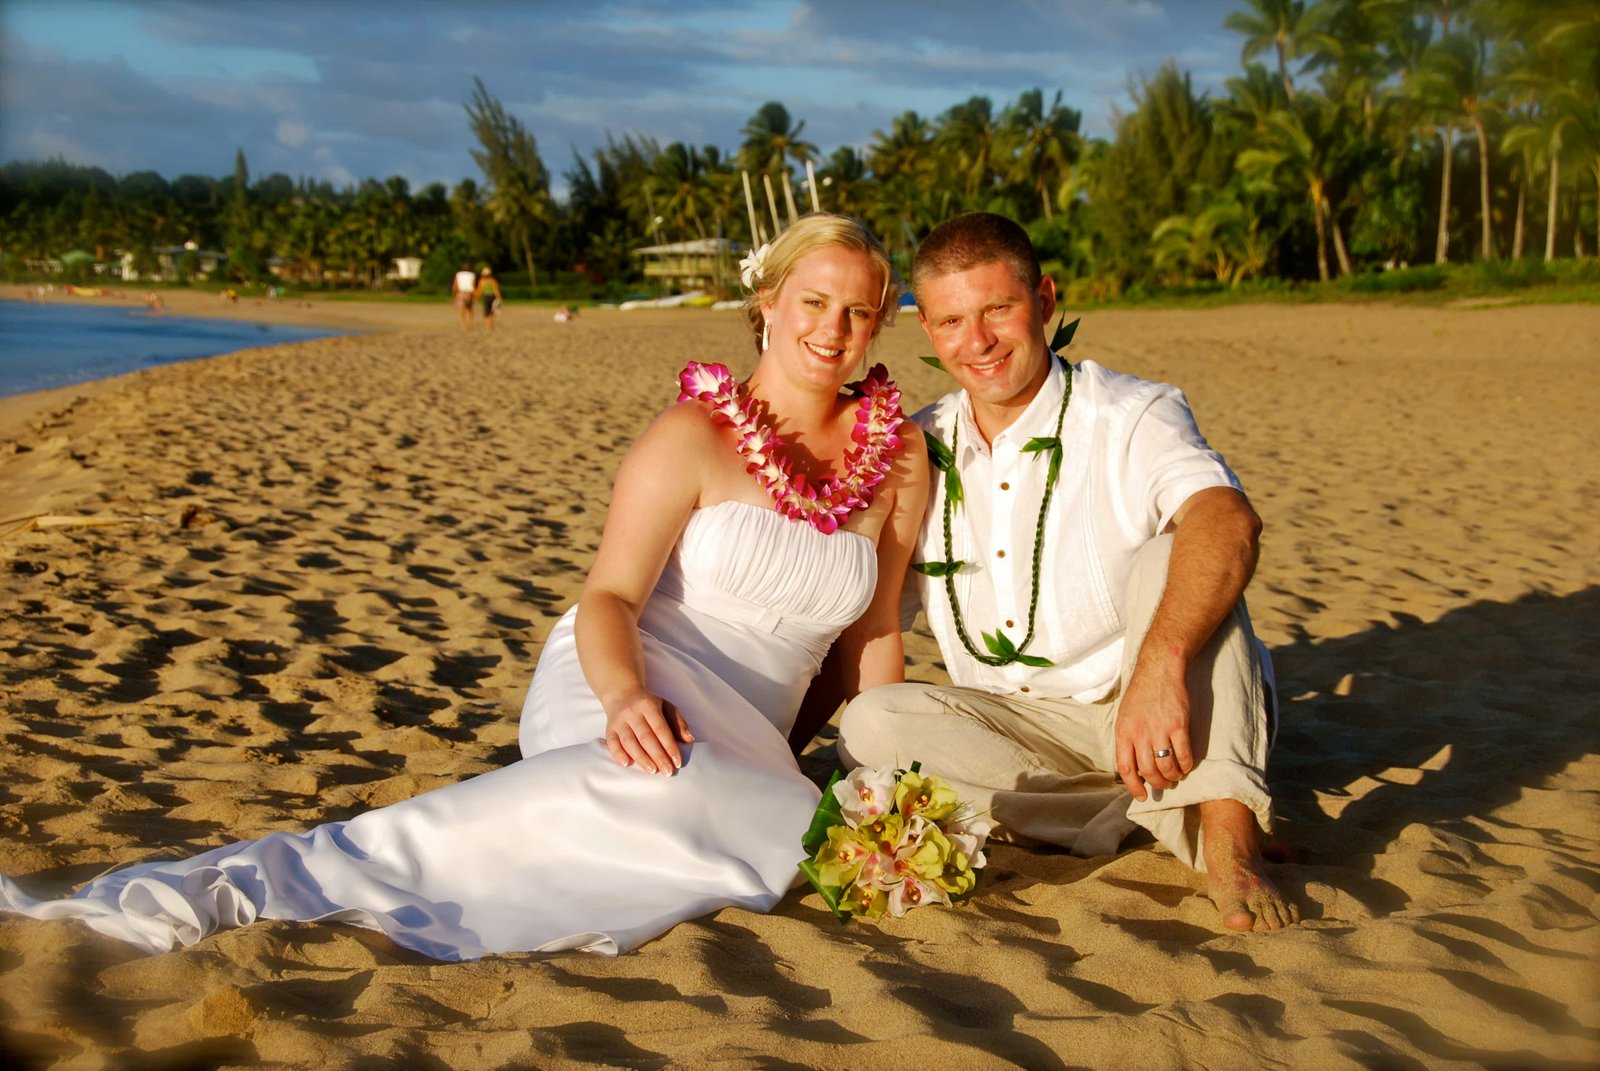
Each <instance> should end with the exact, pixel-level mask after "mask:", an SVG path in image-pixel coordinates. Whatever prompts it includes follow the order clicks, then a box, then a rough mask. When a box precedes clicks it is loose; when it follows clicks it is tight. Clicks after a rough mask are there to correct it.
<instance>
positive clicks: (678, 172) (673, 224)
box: [643, 141, 717, 238]
mask: <svg viewBox="0 0 1600 1071" xmlns="http://www.w3.org/2000/svg"><path fill="white" fill-rule="evenodd" d="M707 151H708V152H709V153H711V155H712V158H715V155H716V151H717V150H716V148H715V147H710V146H708V149H707ZM708 171H709V167H708V166H707V157H706V154H705V153H702V152H701V151H700V150H698V149H696V148H694V147H693V146H691V145H685V144H684V143H683V142H681V141H675V142H673V143H672V144H671V145H668V146H667V147H666V148H665V149H664V150H662V152H661V155H659V156H657V157H656V160H655V165H654V166H653V167H652V168H651V170H650V174H649V175H647V176H645V180H644V183H643V186H644V189H645V191H646V193H647V194H648V196H649V198H650V199H651V201H652V202H653V203H654V209H655V211H656V212H657V213H658V214H659V215H661V216H662V217H663V218H664V220H665V222H666V224H667V226H668V228H669V229H671V230H673V231H676V232H678V233H683V232H689V231H692V232H693V233H694V234H695V235H696V236H697V237H699V238H704V237H706V225H705V216H706V215H708V214H709V213H710V211H711V203H710V199H709V197H708V194H709V192H710V191H709V187H708V186H707V183H706V176H707V172H708Z"/></svg>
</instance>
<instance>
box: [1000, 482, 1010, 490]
mask: <svg viewBox="0 0 1600 1071" xmlns="http://www.w3.org/2000/svg"><path fill="white" fill-rule="evenodd" d="M1000 490H1002V491H1009V490H1011V485H1010V484H1009V483H1006V482H1005V481H1004V480H1002V481H1001V482H1000Z"/></svg>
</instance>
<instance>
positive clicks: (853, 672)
mask: <svg viewBox="0 0 1600 1071" xmlns="http://www.w3.org/2000/svg"><path fill="white" fill-rule="evenodd" d="M899 434H900V438H901V441H902V444H903V445H902V446H901V449H900V456H899V457H898V458H897V459H896V461H895V466H894V468H893V469H891V470H890V473H889V479H888V480H886V481H885V486H884V488H883V490H882V491H880V493H882V494H887V495H892V496H893V504H892V506H891V507H890V511H889V516H888V518H887V519H886V520H885V521H884V524H883V528H882V529H881V530H880V531H879V533H878V586H877V588H876V589H875V590H874V591H873V593H872V603H871V604H870V605H869V606H868V607H867V609H866V612H865V613H863V614H862V615H861V616H860V617H859V618H857V619H856V620H855V622H854V623H853V624H851V625H850V627H848V628H846V629H845V630H844V631H843V632H842V633H840V634H839V638H838V639H837V640H835V641H834V642H833V646H832V647H831V648H830V649H829V650H828V655H827V657H826V658H825V659H823V663H822V669H821V670H819V671H818V673H817V676H816V679H815V680H813V681H812V682H811V687H810V689H808V690H807V692H806V696H805V699H804V700H803V701H802V702H801V704H800V713H799V714H798V715H797V716H796V717H795V723H794V728H793V729H791V730H790V732H789V747H790V748H791V749H792V750H793V751H794V752H795V753H796V754H798V753H799V752H800V750H801V749H802V748H804V747H805V746H806V744H807V743H809V742H810V740H811V738H812V737H813V736H815V735H816V734H817V730H818V729H820V728H822V726H823V725H825V724H827V721H828V719H829V718H831V717H833V714H834V711H836V710H838V709H839V704H840V703H843V702H846V701H847V700H850V699H854V698H855V697H856V696H857V695H858V694H860V693H861V692H863V691H865V690H867V689H868V688H874V687H876V686H878V685H880V684H895V683H898V682H899V681H903V680H905V677H906V659H905V647H904V646H903V644H902V643H901V637H900V588H901V585H902V584H904V583H905V577H906V570H907V569H909V568H910V565H911V553H912V551H913V550H914V549H915V548H916V545H917V534H918V532H919V531H920V530H921V528H922V514H923V511H924V510H925V509H926V508H927V504H928V453H927V448H926V447H925V446H924V444H923V440H922V432H921V430H920V429H918V427H917V426H916V425H915V424H913V423H911V422H910V421H909V420H908V421H906V422H905V423H904V424H902V425H901V426H900V433H899Z"/></svg>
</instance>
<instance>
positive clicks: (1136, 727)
mask: <svg viewBox="0 0 1600 1071" xmlns="http://www.w3.org/2000/svg"><path fill="white" fill-rule="evenodd" d="M1171 527H1172V531H1173V541H1172V558H1171V561H1170V563H1169V565H1168V567H1167V586H1166V589H1165V590H1164V591H1163V592H1162V595H1161V601H1160V602H1159V603H1157V604H1156V611H1155V616H1154V617H1153V618H1152V619H1151V621H1150V628H1149V631H1148V632H1146V633H1145V638H1144V642H1143V644H1141V645H1140V647H1139V654H1138V657H1137V660H1136V661H1135V662H1134V667H1133V672H1132V673H1131V674H1130V675H1129V678H1128V685H1127V690H1126V691H1125V692H1124V693H1123V697H1122V702H1121V704H1120V705H1119V706H1118V710H1117V726H1116V743H1117V773H1118V775H1119V776H1121V778H1122V781H1123V784H1125V785H1127V786H1128V791H1129V792H1131V793H1132V794H1133V796H1134V798H1135V799H1141V800H1142V799H1144V797H1145V789H1144V785H1143V783H1142V782H1144V781H1148V782H1149V783H1150V784H1152V785H1154V786H1155V787H1156V788H1171V787H1172V785H1174V784H1176V783H1177V781H1178V779H1180V778H1181V777H1184V776H1186V775H1187V774H1188V773H1189V772H1190V771H1191V770H1193V769H1194V755H1193V751H1192V747H1191V741H1190V739H1189V699H1190V697H1189V686H1188V674H1189V665H1190V663H1192V662H1193V661H1194V659H1195V658H1196V657H1197V656H1198V655H1199V654H1200V651H1201V649H1202V648H1204V647H1205V645H1206V644H1207V643H1209V642H1210V640H1211V637H1212V635H1213V634H1214V633H1215V632H1216V631H1217V627H1218V626H1219V625H1221V624H1222V622H1223V620H1224V619H1226V618H1227V616H1228V614H1229V613H1231V612H1232V611H1233V608H1234V606H1235V605H1236V604H1237V603H1238V602H1239V599H1240V598H1241V597H1242V596H1243V595H1244V589H1245V586H1246V585H1247V584H1249V583H1250V577H1251V576H1252V575H1254V573H1255V568H1256V561H1257V559H1258V558H1259V556H1260V536H1261V518H1260V517H1259V516H1257V515H1256V511H1255V510H1254V509H1252V508H1251V506H1250V502H1249V500H1248V499H1246V498H1245V496H1244V495H1243V494H1242V493H1240V492H1239V491H1236V490H1234V489H1233V488H1231V487H1211V488H1207V489H1206V490H1204V491H1199V492H1196V493H1195V494H1193V495H1191V496H1190V497H1189V498H1188V499H1186V500H1185V501H1184V503H1183V505H1182V506H1181V507H1180V508H1179V509H1178V511H1177V513H1176V514H1175V515H1174V518H1173V521H1172V526H1171ZM1167 748H1170V750H1171V751H1172V755H1171V756H1169V757H1166V758H1160V759H1158V758H1156V757H1155V755H1154V753H1155V752H1156V751H1157V750H1161V749H1167Z"/></svg>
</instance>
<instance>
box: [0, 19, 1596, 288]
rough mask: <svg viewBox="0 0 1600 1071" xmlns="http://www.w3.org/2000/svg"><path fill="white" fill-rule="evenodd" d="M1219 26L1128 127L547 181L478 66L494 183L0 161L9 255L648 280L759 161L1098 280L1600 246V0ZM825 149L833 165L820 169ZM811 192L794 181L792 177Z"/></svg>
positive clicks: (1033, 100) (934, 125) (884, 215)
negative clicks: (159, 253) (989, 221)
mask: <svg viewBox="0 0 1600 1071" xmlns="http://www.w3.org/2000/svg"><path fill="white" fill-rule="evenodd" d="M1224 26H1225V27H1226V28H1227V29H1229V30H1232V31H1234V32H1236V33H1237V34H1238V35H1239V37H1240V44H1241V50H1240V64H1241V69H1240V72H1239V74H1238V75H1236V76H1235V77H1233V78H1230V79H1228V80H1227V83H1226V87H1225V89H1224V90H1223V91H1222V92H1221V93H1219V94H1218V95H1216V96H1214V97H1213V96H1211V95H1208V94H1203V93H1197V92H1196V91H1195V90H1194V87H1193V85H1192V83H1191V79H1190V76H1189V75H1188V74H1187V73H1185V72H1182V71H1180V70H1179V69H1178V68H1177V67H1176V65H1175V64H1172V63H1168V64H1167V65H1165V66H1163V67H1162V68H1161V69H1160V70H1159V71H1157V72H1154V73H1153V74H1150V75H1147V76H1143V77H1140V78H1138V79H1137V80H1136V81H1135V82H1134V83H1133V84H1132V85H1130V96H1131V105H1130V107H1129V108H1128V110H1126V111H1125V112H1121V113H1119V114H1118V115H1116V116H1115V119H1114V124H1113V125H1114V129H1113V133H1112V136H1111V137H1109V138H1088V137H1085V136H1084V135H1083V133H1082V131H1081V129H1080V125H1081V120H1082V115H1081V113H1080V112H1079V111H1077V110H1076V109H1074V108H1072V107H1070V106H1069V105H1068V104H1066V103H1064V102H1063V100H1062V94H1061V93H1060V92H1059V91H1058V92H1055V93H1047V92H1046V91H1045V90H1043V89H1032V90H1029V91H1026V92H1024V93H1022V94H1020V95H1019V96H1018V97H1017V98H1016V99H1015V100H1012V101H1009V102H1004V103H1002V104H1000V105H998V106H997V105H996V104H995V103H994V102H993V101H992V100H991V99H990V98H988V97H981V96H978V97H972V98H971V99H969V100H967V101H965V102H962V103H959V104H956V105H954V106H952V107H951V108H949V109H948V110H946V111H945V112H943V113H942V114H939V115H936V116H926V117H925V116H922V115H919V114H918V113H917V112H915V111H906V112H903V113H901V114H899V115H896V116H893V117H892V118H891V119H890V120H889V122H888V123H887V124H886V126H885V127H884V128H883V129H880V130H878V131H875V132H874V135H873V139H872V141H871V143H870V144H869V145H867V146H866V147H865V148H857V147H853V146H841V147H839V148H836V149H834V150H833V151H832V152H831V153H830V154H828V155H826V156H824V155H822V153H821V152H820V150H819V149H818V147H817V146H816V145H815V144H813V143H811V142H810V141H807V140H806V138H805V136H804V135H805V122H804V120H802V119H797V118H796V117H794V116H792V115H791V113H790V111H789V110H788V108H786V107H785V106H784V105H783V104H781V103H778V102H769V103H767V104H764V105H763V106H762V107H761V108H760V109H758V110H757V111H756V113H755V114H754V115H752V116H751V117H750V119H749V121H748V122H747V123H746V124H745V126H744V127H743V128H742V129H741V131H740V132H739V133H740V137H741V139H742V140H741V142H740V144H739V145H738V147H737V148H736V149H735V150H733V151H731V152H729V151H725V150H723V149H720V148H718V147H717V146H715V145H705V146H694V145H689V144H685V143H682V142H672V143H669V144H666V145H662V144H660V143H659V142H658V141H657V140H656V139H655V138H653V137H650V136H649V135H647V134H642V133H633V134H626V135H623V136H621V137H608V138H607V141H606V144H605V145H603V146H602V147H600V148H599V149H597V150H595V151H594V152H592V153H590V154H588V155H587V156H582V155H578V154H576V153H574V156H573V160H572V162H571V164H570V166H569V167H568V168H567V170H566V171H565V172H564V177H565V179H566V188H567V195H566V197H565V199H564V200H558V199H557V198H555V197H554V196H553V195H552V193H551V183H550V175H549V171H548V169H547V168H546V166H545V164H544V162H543V159H542V158H541V156H540V153H539V149H538V144H537V141H536V139H535V137H534V135H533V133H532V132H531V131H530V130H529V129H528V128H527V127H526V125H525V124H523V123H522V122H521V121H520V120H519V119H517V118H516V117H515V116H514V115H511V114H510V113H509V112H507V110H506V109H505V108H504V107H503V106H502V105H501V103H500V102H499V101H498V100H497V99H496V98H494V97H493V96H492V95H491V94H490V93H489V91H488V90H487V88H486V87H485V86H484V85H483V83H482V82H475V86H474V93H473V95H472V97H471V98H470V99H469V100H468V101H467V102H465V105H464V109H465V112H466V117H467V121H468V123H469V124H470V126H471V129H472V132H473V134H474V137H475V139H476V141H477V144H478V148H477V149H476V150H474V152H473V158H474V162H475V163H476V164H477V165H478V168H479V170H480V172H481V179H473V178H464V179H462V180H461V181H460V182H459V183H457V184H456V185H455V186H453V187H451V188H448V189H447V188H446V187H445V186H444V185H443V184H440V183H433V184H430V185H428V186H425V187H423V188H422V189H421V190H419V191H416V192H413V191H412V190H411V189H410V185H409V183H408V182H407V181H406V180H405V179H404V178H401V177H398V176H395V177H390V178H388V179H385V180H382V181H379V180H377V179H370V178H369V179H366V180H363V181H362V182H360V183H359V184H356V185H354V186H351V187H346V188H335V187H334V186H332V185H331V184H329V183H326V182H320V181H315V180H307V179H304V178H302V179H299V180H294V179H290V178H289V177H288V176H285V175H282V174H273V175H268V176H266V177H265V178H261V179H259V180H256V181H253V182H252V181H251V179H250V174H249V168H248V164H247V162H246V160H245V155H244V153H243V151H242V150H241V151H240V152H239V153H238V155H237V157H236V161H235V167H234V172H233V174H232V175H231V176H226V177H222V178H209V177H204V176H196V175H183V176H181V177H179V178H177V179H174V180H172V181H170V182H169V181H168V180H166V179H165V178H163V177H162V176H160V175H158V174H156V173H154V172H151V171H140V172H134V173H132V174H128V175H124V176H122V177H120V178H118V177H115V176H112V175H110V174H108V173H107V172H105V171H103V170H101V169H99V168H91V167H80V166H75V165H72V164H69V163H66V162H64V161H61V160H54V161H48V162H43V163H37V162H35V163H12V164H8V165H7V166H5V167H4V168H0V255H3V257H4V262H5V265H6V267H7V269H8V270H13V271H14V270H17V269H18V268H19V267H20V266H21V265H23V264H25V263H26V262H27V261H29V260H38V259H43V258H48V257H59V256H60V255H61V254H62V253H63V252H66V251H67V250H69V249H81V250H85V251H87V252H90V253H92V254H93V255H94V256H95V257H96V258H98V259H102V260H103V259H105V258H107V257H108V256H110V255H111V254H112V252H113V251H123V252H127V253H129V254H130V255H131V256H132V258H133V265H134V267H135V268H136V269H139V270H142V271H149V270H152V269H153V268H154V263H155V260H156V253H155V251H156V250H158V249H161V248H164V247H174V246H180V245H182V244H183V243H184V242H186V241H188V242H194V243H198V244H199V245H201V246H204V247H207V248H213V249H218V250H220V251H223V252H225V253H226V254H227V256H228V261H227V271H228V272H229V274H230V275H231V276H232V277H233V278H236V279H239V280H244V281H253V280H260V279H264V278H266V277H267V275H268V273H269V269H270V268H274V267H276V268H278V269H279V270H281V269H282V267H283V266H284V265H292V266H294V267H295V269H296V270H297V271H300V272H302V273H303V274H304V275H306V276H307V277H309V279H311V280H312V281H322V282H328V281H338V282H346V283H351V282H353V283H357V284H359V285H366V286H380V285H383V280H384V276H385V275H386V273H387V272H388V270H389V268H390V267H391V265H392V262H393V260H394V259H395V258H396V257H400V256H407V255H414V256H419V257H424V258H426V260H425V265H424V271H423V282H424V284H425V285H433V286H441V285H447V283H446V282H445V281H446V280H447V279H448V276H449V273H450V272H451V271H453V270H454V269H455V268H456V267H457V266H458V265H459V263H461V262H462V261H471V262H473V263H475V264H476V263H493V264H495V265H496V266H497V267H500V268H505V267H507V266H511V267H512V269H513V274H512V275H511V280H510V281H511V282H512V283H513V284H514V285H518V284H520V285H526V286H535V285H541V284H542V285H543V286H545V287H549V288H553V289H554V290H556V291H564V292H568V293H570V292H572V291H573V290H574V289H576V288H580V287H585V286H609V287H612V288H616V287H623V288H626V287H628V286H630V285H637V280H638V278H639V275H638V271H639V266H638V263H637V261H636V259H635V258H634V257H633V255H632V254H633V250H635V249H636V248H638V247H639V246H641V245H645V244H656V243H664V242H671V241H680V240H685V239H694V238H709V237H726V238H730V239H733V240H735V241H738V242H741V243H745V242H750V241H751V240H752V237H755V238H757V239H759V238H760V237H762V235H761V234H760V233H757V234H755V235H752V230H751V220H750V214H749V213H748V212H747V207H746V195H745V181H746V177H747V176H748V179H749V180H750V181H751V182H752V184H753V192H754V197H755V199H756V202H757V206H758V208H760V209H761V214H762V221H761V222H758V224H757V226H758V229H759V228H770V223H769V222H766V221H765V217H766V215H767V212H768V207H767V206H768V200H767V194H766V189H767V183H771V184H772V185H771V188H772V189H773V190H774V191H775V193H774V197H773V201H772V202H771V203H772V204H775V205H776V206H778V208H779V212H780V215H783V214H787V212H788V210H789V208H788V201H789V199H790V198H794V199H795V200H796V201H797V202H798V206H799V207H800V208H801V209H804V208H806V207H808V206H809V204H810V202H811V195H812V192H813V190H812V188H811V186H810V181H811V179H810V177H809V176H814V179H815V191H814V192H815V194H816V197H817V200H818V201H819V203H820V204H821V206H822V207H823V208H825V209H829V210H833V211H840V212H846V213H850V214H852V215H855V216H858V217H859V218H861V219H862V220H863V221H865V222H866V223H867V224H868V225H869V226H870V227H872V228H873V229H874V231H875V232H876V233H877V234H878V235H879V236H880V237H881V238H882V239H883V240H884V242H885V244H886V245H887V246H888V247H889V249H890V251H891V253H893V254H895V255H896V256H897V257H898V258H901V259H902V260H904V259H905V258H907V257H908V256H909V254H910V253H911V251H913V250H914V249H915V246H916V244H917V242H918V241H919V240H920V239H921V238H922V237H923V236H924V235H926V234H927V233H928V231H929V230H930V229H931V228H932V227H933V226H935V225H936V224H937V223H938V222H940V221H941V220H943V219H945V218H948V217H949V216H951V215H954V214H956V213H958V212H963V211H970V210H979V209H981V210H988V211H995V212H1001V213H1004V214H1006V215H1009V216H1012V217H1013V218H1016V219H1018V220H1020V221H1022V222H1023V223H1025V224H1026V225H1027V226H1028V228H1029V232H1030V234H1031V235H1032V236H1033V238H1034V241H1035V244H1036V245H1037V246H1038V248H1039V249H1040V251H1041V254H1042V256H1043V257H1044V258H1045V259H1046V261H1047V266H1048V269H1049V270H1050V271H1051V272H1052V274H1054V275H1056V276H1057V278H1058V279H1059V280H1061V281H1062V282H1063V283H1064V284H1065V285H1066V286H1067V288H1068V291H1069V293H1073V292H1076V293H1077V294H1078V295H1080V296H1090V297H1092V296H1113V295H1115V294H1118V293H1121V292H1123V291H1124V290H1125V289H1126V288H1128V287H1130V286H1146V287H1160V286H1173V285H1183V284H1194V283H1200V282H1205V283H1208V284H1210V285H1213V286H1218V285H1220V286H1236V285H1238V284H1239V283H1241V282H1242V281H1244V280H1247V279H1251V278H1281V279H1323V280H1326V279H1330V278H1334V277H1337V276H1341V275H1348V274H1351V273H1355V272H1358V271H1362V270H1363V269H1367V268H1371V267H1374V266H1378V265H1387V266H1394V265H1398V264H1401V263H1409V264H1421V263H1445V262H1449V261H1467V260H1475V261H1479V262H1491V261H1497V260H1512V261H1519V260H1522V259H1523V258H1525V257H1526V258H1539V259H1542V260H1543V261H1551V260H1554V259H1556V258H1558V257H1569V256H1570V257H1579V258H1582V257H1585V256H1590V255H1600V4H1597V3H1595V0H1316V2H1312V0H1248V2H1247V3H1243V4H1241V5H1240V8H1239V9H1238V10H1236V11H1235V12H1233V13H1232V14H1230V15H1228V17H1227V19H1226V21H1225V22H1224ZM807 165H810V170H809V172H808V171H807ZM796 191H798V192H796Z"/></svg>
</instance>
